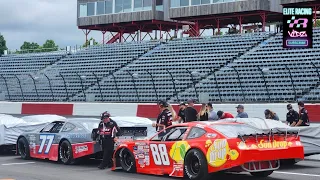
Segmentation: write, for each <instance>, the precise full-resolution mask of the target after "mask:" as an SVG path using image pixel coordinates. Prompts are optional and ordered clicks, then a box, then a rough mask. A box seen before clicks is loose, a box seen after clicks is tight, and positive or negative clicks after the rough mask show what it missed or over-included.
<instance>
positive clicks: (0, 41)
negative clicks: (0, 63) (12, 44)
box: [0, 34, 8, 55]
mask: <svg viewBox="0 0 320 180" xmlns="http://www.w3.org/2000/svg"><path fill="white" fill-rule="evenodd" d="M7 49H8V48H7V45H6V40H5V39H4V37H3V35H1V34H0V55H2V54H4V50H7Z"/></svg>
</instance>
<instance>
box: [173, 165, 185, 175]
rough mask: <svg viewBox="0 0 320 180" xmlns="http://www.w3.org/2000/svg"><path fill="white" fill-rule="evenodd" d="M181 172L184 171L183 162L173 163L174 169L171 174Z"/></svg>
mask: <svg viewBox="0 0 320 180" xmlns="http://www.w3.org/2000/svg"><path fill="white" fill-rule="evenodd" d="M179 172H183V163H173V170H172V172H171V173H170V176H172V175H173V174H178V173H179Z"/></svg>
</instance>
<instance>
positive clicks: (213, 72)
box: [210, 69, 222, 102]
mask: <svg viewBox="0 0 320 180" xmlns="http://www.w3.org/2000/svg"><path fill="white" fill-rule="evenodd" d="M210 71H211V73H212V74H213V77H214V81H215V84H216V88H217V90H218V93H219V99H220V102H222V98H221V92H220V88H219V85H218V80H217V76H216V71H217V69H214V70H213V69H210Z"/></svg>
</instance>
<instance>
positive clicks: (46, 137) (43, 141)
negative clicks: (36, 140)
mask: <svg viewBox="0 0 320 180" xmlns="http://www.w3.org/2000/svg"><path fill="white" fill-rule="evenodd" d="M53 139H54V135H53V134H50V135H47V134H41V135H40V141H41V144H40V148H39V150H38V154H42V153H43V148H44V145H45V144H46V141H47V140H49V142H48V143H47V147H46V150H45V151H44V153H45V154H48V153H49V151H50V148H51V145H52V143H53Z"/></svg>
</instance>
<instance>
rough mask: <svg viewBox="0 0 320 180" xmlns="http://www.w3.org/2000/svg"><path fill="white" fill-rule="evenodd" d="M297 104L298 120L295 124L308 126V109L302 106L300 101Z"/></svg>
mask: <svg viewBox="0 0 320 180" xmlns="http://www.w3.org/2000/svg"><path fill="white" fill-rule="evenodd" d="M298 106H299V121H298V122H297V124H296V125H295V126H310V122H309V116H308V111H307V110H306V109H305V108H304V103H303V102H302V101H300V102H298Z"/></svg>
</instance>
